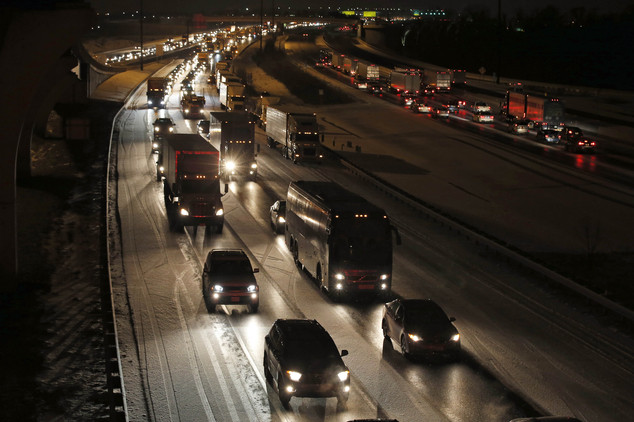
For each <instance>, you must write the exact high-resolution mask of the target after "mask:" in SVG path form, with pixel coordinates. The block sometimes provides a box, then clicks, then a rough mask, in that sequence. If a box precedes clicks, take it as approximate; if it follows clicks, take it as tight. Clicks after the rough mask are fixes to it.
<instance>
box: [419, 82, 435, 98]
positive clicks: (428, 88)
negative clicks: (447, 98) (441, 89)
mask: <svg viewBox="0 0 634 422" xmlns="http://www.w3.org/2000/svg"><path fill="white" fill-rule="evenodd" d="M421 93H422V94H423V95H426V96H428V97H431V96H433V95H435V94H436V87H435V86H433V85H425V86H424V87H423V89H422V90H421Z"/></svg>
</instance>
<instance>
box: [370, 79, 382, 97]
mask: <svg viewBox="0 0 634 422" xmlns="http://www.w3.org/2000/svg"><path fill="white" fill-rule="evenodd" d="M368 92H369V93H371V94H378V95H383V85H381V84H380V83H378V82H370V83H368Z"/></svg>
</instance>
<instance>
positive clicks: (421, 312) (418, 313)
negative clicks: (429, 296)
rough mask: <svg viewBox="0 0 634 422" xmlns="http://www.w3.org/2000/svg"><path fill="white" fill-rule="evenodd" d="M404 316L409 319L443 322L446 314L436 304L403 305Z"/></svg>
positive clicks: (445, 319)
mask: <svg viewBox="0 0 634 422" xmlns="http://www.w3.org/2000/svg"><path fill="white" fill-rule="evenodd" d="M404 309H405V318H406V319H407V320H409V321H428V322H431V323H433V322H445V321H447V320H448V318H447V315H445V313H444V312H443V310H442V309H440V308H438V307H436V306H415V305H413V306H412V305H410V306H407V307H404Z"/></svg>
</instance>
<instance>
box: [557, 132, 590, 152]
mask: <svg viewBox="0 0 634 422" xmlns="http://www.w3.org/2000/svg"><path fill="white" fill-rule="evenodd" d="M561 143H563V145H564V149H565V150H566V151H571V152H588V153H591V154H593V153H595V152H596V151H597V142H596V141H593V140H591V139H588V138H586V137H585V136H579V137H575V138H567V139H565V140H564V139H562V141H561Z"/></svg>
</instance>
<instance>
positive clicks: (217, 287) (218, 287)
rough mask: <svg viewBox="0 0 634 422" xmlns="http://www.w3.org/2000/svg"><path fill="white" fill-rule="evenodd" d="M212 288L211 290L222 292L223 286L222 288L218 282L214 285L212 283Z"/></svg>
mask: <svg viewBox="0 0 634 422" xmlns="http://www.w3.org/2000/svg"><path fill="white" fill-rule="evenodd" d="M212 290H213V291H214V292H218V293H222V291H223V290H224V288H223V287H222V286H221V285H220V284H216V285H214V287H213V288H212Z"/></svg>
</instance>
